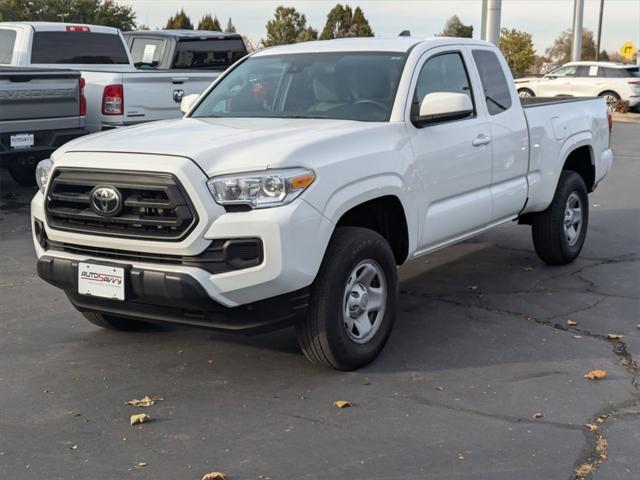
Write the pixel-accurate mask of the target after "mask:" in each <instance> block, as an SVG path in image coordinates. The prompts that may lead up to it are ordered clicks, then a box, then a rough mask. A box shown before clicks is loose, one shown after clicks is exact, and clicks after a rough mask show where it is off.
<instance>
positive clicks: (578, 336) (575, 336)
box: [573, 335, 583, 340]
mask: <svg viewBox="0 0 640 480" xmlns="http://www.w3.org/2000/svg"><path fill="white" fill-rule="evenodd" d="M573 338H575V339H578V340H580V339H581V338H583V337H582V335H574V336H573Z"/></svg>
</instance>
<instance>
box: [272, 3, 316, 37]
mask: <svg viewBox="0 0 640 480" xmlns="http://www.w3.org/2000/svg"><path fill="white" fill-rule="evenodd" d="M317 37H318V32H317V31H316V30H314V29H313V28H311V27H307V17H305V16H304V14H302V13H300V12H298V11H297V10H296V9H295V8H293V7H283V6H279V7H278V8H276V11H275V13H274V14H273V19H272V20H269V21H268V22H267V38H266V39H263V40H262V45H263V46H265V47H272V46H274V45H287V44H289V43H296V42H305V41H307V40H315V39H316V38H317Z"/></svg>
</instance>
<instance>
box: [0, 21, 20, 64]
mask: <svg viewBox="0 0 640 480" xmlns="http://www.w3.org/2000/svg"><path fill="white" fill-rule="evenodd" d="M15 43H16V32H15V30H7V29H6V28H0V63H11V59H12V58H13V47H14V45H15Z"/></svg>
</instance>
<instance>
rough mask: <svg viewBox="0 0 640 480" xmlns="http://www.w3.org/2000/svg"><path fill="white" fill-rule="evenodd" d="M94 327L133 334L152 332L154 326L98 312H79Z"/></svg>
mask: <svg viewBox="0 0 640 480" xmlns="http://www.w3.org/2000/svg"><path fill="white" fill-rule="evenodd" d="M80 313H82V315H83V316H84V318H86V319H87V320H89V322H91V323H93V324H94V325H96V326H98V327H101V328H106V329H108V330H120V331H123V332H133V331H137V330H152V329H153V328H154V325H152V324H151V323H147V322H141V321H139V320H131V319H129V318H124V317H117V316H114V315H105V314H103V313H98V312H80Z"/></svg>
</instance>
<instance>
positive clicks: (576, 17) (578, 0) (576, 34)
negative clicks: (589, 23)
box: [571, 0, 584, 62]
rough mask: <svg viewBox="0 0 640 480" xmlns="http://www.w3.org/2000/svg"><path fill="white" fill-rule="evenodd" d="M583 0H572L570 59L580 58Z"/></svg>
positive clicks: (573, 60) (577, 59)
mask: <svg viewBox="0 0 640 480" xmlns="http://www.w3.org/2000/svg"><path fill="white" fill-rule="evenodd" d="M583 13H584V0H574V4H573V42H572V44H571V61H572V62H579V61H580V59H581V58H582V15H583Z"/></svg>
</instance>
